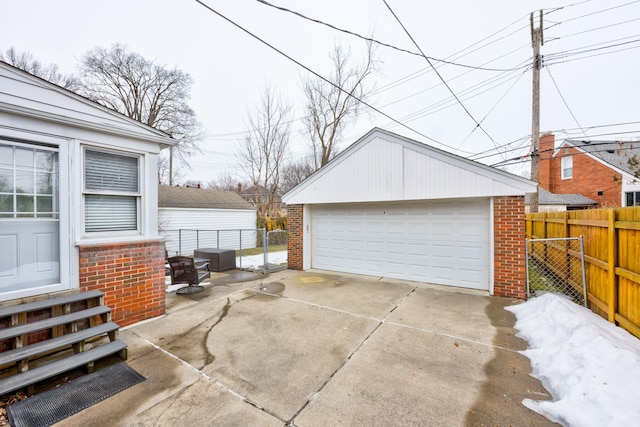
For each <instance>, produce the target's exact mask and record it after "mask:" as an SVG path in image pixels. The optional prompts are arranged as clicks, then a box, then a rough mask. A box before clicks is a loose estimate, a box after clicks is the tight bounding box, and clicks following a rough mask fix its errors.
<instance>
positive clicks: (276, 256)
mask: <svg viewBox="0 0 640 427" xmlns="http://www.w3.org/2000/svg"><path fill="white" fill-rule="evenodd" d="M267 257H268V258H267V261H269V264H275V265H279V264H282V263H286V262H287V251H278V252H269V254H268V255H267ZM263 265H264V254H258V255H250V256H243V257H242V269H247V270H258V269H262V266H263ZM236 267H238V268H240V257H236Z"/></svg>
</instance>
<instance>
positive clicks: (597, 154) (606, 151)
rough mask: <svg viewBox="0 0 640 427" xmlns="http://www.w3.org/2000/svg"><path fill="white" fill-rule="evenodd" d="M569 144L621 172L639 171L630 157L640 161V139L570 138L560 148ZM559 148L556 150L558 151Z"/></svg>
mask: <svg viewBox="0 0 640 427" xmlns="http://www.w3.org/2000/svg"><path fill="white" fill-rule="evenodd" d="M569 145H570V146H573V147H575V148H577V149H579V150H582V151H583V152H585V153H587V154H588V155H589V156H591V157H593V158H594V159H596V160H598V161H600V162H601V163H605V164H606V165H607V166H609V167H612V168H615V169H617V170H618V171H620V172H624V173H627V174H629V175H634V174H635V173H636V172H637V171H634V170H632V168H631V167H630V165H629V159H630V158H632V157H633V156H635V157H636V159H637V160H638V161H640V141H581V140H575V139H568V140H565V142H564V143H563V144H562V145H560V147H559V148H558V150H559V149H560V148H565V147H567V146H569ZM558 150H556V153H557V152H558ZM556 153H554V155H555V154H556Z"/></svg>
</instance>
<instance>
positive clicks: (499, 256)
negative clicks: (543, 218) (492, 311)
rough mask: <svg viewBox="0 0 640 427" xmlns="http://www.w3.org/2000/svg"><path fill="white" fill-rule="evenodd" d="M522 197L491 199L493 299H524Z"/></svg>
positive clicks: (524, 269) (523, 217) (524, 272)
mask: <svg viewBox="0 0 640 427" xmlns="http://www.w3.org/2000/svg"><path fill="white" fill-rule="evenodd" d="M524 219H525V216H524V196H505V197H495V198H494V199H493V221H494V226H493V233H494V236H493V237H494V258H493V261H494V270H493V285H494V286H493V292H494V295H495V296H501V297H509V298H519V299H524V298H526V277H525V275H526V268H525V267H526V266H525V262H526V260H525V247H524V245H525V220H524Z"/></svg>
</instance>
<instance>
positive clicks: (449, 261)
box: [311, 200, 489, 290]
mask: <svg viewBox="0 0 640 427" xmlns="http://www.w3.org/2000/svg"><path fill="white" fill-rule="evenodd" d="M311 229H312V238H311V263H312V267H314V268H321V269H327V270H336V271H344V272H350V273H359V274H373V275H380V276H383V277H390V278H398V279H408V280H418V281H425V282H431V283H439V284H445V285H454V286H463V287H469V288H474V289H485V290H487V289H488V283H489V255H488V254H489V202H488V200H474V201H470V202H466V201H445V202H415V203H414V202H411V203H404V204H352V205H349V204H347V205H322V206H313V207H312V210H311Z"/></svg>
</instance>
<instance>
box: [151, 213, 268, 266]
mask: <svg viewBox="0 0 640 427" xmlns="http://www.w3.org/2000/svg"><path fill="white" fill-rule="evenodd" d="M158 217H159V223H160V234H162V235H163V236H164V238H165V239H166V247H167V251H168V252H169V254H170V255H174V254H177V253H181V254H184V255H190V254H191V253H193V250H194V249H196V248H198V247H200V248H205V247H206V248H211V247H213V248H216V247H219V248H224V249H236V250H237V249H240V248H241V247H242V248H254V247H256V243H257V240H256V239H257V236H256V211H255V210H248V209H188V208H159V209H158ZM179 230H182V231H181V232H179ZM196 230H199V231H198V232H196ZM240 230H242V232H240ZM180 238H181V241H180ZM180 242H181V243H180Z"/></svg>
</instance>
